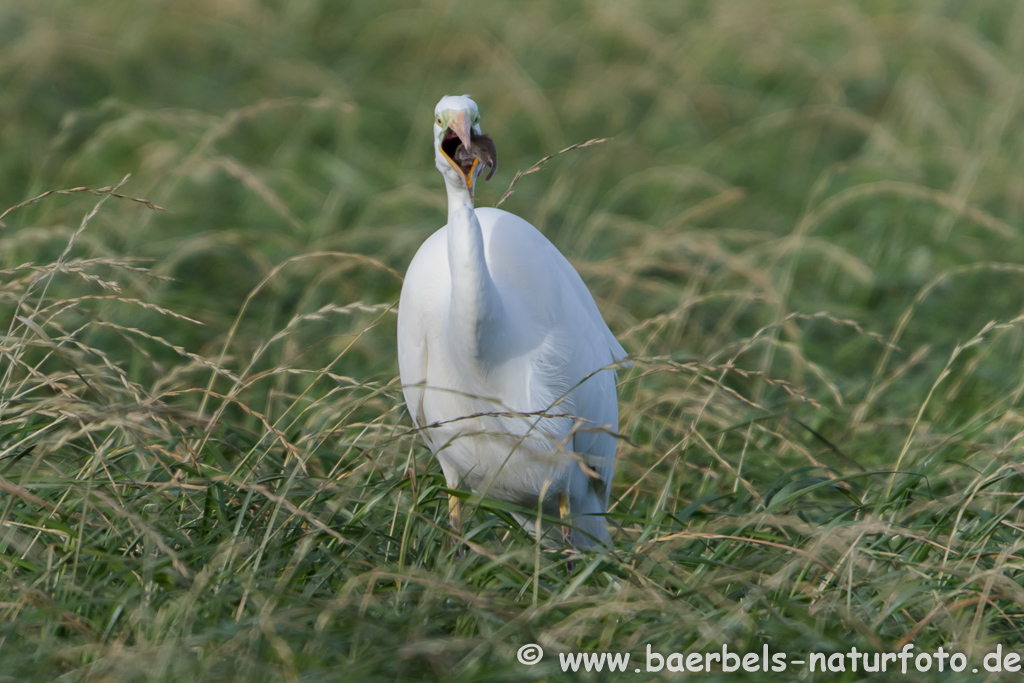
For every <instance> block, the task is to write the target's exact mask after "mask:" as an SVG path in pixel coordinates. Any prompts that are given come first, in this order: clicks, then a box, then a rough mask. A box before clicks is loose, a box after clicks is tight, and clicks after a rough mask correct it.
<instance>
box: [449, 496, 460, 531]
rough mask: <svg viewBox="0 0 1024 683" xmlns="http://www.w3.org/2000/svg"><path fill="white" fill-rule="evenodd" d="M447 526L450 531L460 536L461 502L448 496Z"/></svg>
mask: <svg viewBox="0 0 1024 683" xmlns="http://www.w3.org/2000/svg"><path fill="white" fill-rule="evenodd" d="M448 524H449V525H450V526H451V528H452V531H454V532H455V533H457V534H462V500H461V499H459V498H456V497H455V496H448Z"/></svg>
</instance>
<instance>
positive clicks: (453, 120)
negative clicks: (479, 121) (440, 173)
mask: <svg viewBox="0 0 1024 683" xmlns="http://www.w3.org/2000/svg"><path fill="white" fill-rule="evenodd" d="M441 123H442V124H444V127H445V131H449V130H450V131H451V132H453V133H455V135H456V136H458V138H459V142H461V143H462V146H463V147H465V148H466V149H472V137H471V131H472V126H473V124H472V122H471V121H470V118H469V112H468V111H447V112H444V113H443V114H442V115H441ZM444 134H445V133H444V132H442V135H444ZM442 153H443V150H442ZM444 156H445V158H446V159H448V163H449V164H451V165H452V166H453V167H455V170H457V171H458V172H459V173H460V174H462V177H463V179H464V180H465V181H466V187H467V188H468V189H469V198H470V199H473V198H474V193H473V180H474V179H475V177H476V168H477V166H479V165H480V160H479V159H474V160H473V166H472V167H471V168H470V169H469V173H468V174H466V173H463V172H462V169H461V168H459V165H458V164H457V163H455V160H454V159H452V158H451V157H449V156H448V154H447V153H445V154H444Z"/></svg>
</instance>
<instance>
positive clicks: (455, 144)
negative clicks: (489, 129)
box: [441, 111, 498, 199]
mask: <svg viewBox="0 0 1024 683" xmlns="http://www.w3.org/2000/svg"><path fill="white" fill-rule="evenodd" d="M445 113H448V112H445ZM441 124H442V125H444V126H446V127H445V128H444V131H443V132H442V139H441V152H442V153H443V154H444V156H445V158H446V159H447V160H448V163H450V164H451V165H452V166H453V167H455V168H456V169H457V170H458V171H459V173H460V174H461V175H462V177H463V179H464V180H465V181H466V187H467V188H468V189H469V196H470V198H471V199H472V198H473V197H474V194H475V192H474V187H473V182H474V181H475V180H476V176H477V173H478V172H479V173H483V169H480V170H479V171H478V170H477V169H478V167H480V166H487V167H488V168H489V169H490V171H489V172H488V173H487V177H486V178H484V180H490V179H491V176H493V175H494V172H495V171H496V170H497V169H498V153H497V150H496V149H495V147H494V141H493V140H491V138H489V137H488V136H486V135H484V134H483V133H478V132H476V130H473V129H474V127H475V128H476V129H477V130H479V126H473V125H472V124H471V123H470V120H469V112H464V111H461V112H451V114H450V115H449V116H442V119H441Z"/></svg>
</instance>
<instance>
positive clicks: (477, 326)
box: [445, 182, 502, 360]
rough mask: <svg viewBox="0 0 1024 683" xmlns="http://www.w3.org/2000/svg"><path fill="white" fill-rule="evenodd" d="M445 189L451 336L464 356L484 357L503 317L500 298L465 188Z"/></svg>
mask: <svg viewBox="0 0 1024 683" xmlns="http://www.w3.org/2000/svg"><path fill="white" fill-rule="evenodd" d="M445 188H446V189H447V190H448V267H449V269H450V271H451V278H452V285H451V292H452V298H451V309H450V311H449V319H448V323H449V325H451V327H452V332H454V333H455V334H453V335H452V336H451V339H452V340H454V341H455V343H456V344H458V345H460V346H461V347H462V348H460V349H458V351H459V352H460V353H462V354H465V357H466V358H473V359H476V360H483V359H484V356H485V355H486V352H487V349H488V348H489V347H491V344H490V343H489V342H490V341H491V338H492V337H493V335H494V334H495V332H496V327H497V325H498V323H499V322H500V321H501V319H502V304H501V297H500V296H499V295H498V290H497V288H496V287H495V286H494V280H492V279H491V273H490V271H489V270H488V269H487V259H486V258H485V255H484V237H483V234H482V233H481V232H480V221H479V220H478V219H477V216H476V210H475V209H474V207H473V199H472V197H471V196H470V194H469V190H468V189H467V188H465V187H457V186H453V184H452V183H450V182H445Z"/></svg>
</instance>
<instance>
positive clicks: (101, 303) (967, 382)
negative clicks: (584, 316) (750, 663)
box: [0, 0, 1024, 682]
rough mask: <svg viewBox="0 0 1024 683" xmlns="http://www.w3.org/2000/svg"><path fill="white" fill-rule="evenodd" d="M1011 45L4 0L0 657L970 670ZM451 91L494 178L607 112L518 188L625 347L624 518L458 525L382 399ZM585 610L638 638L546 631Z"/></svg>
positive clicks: (1006, 372) (326, 5)
mask: <svg viewBox="0 0 1024 683" xmlns="http://www.w3.org/2000/svg"><path fill="white" fill-rule="evenodd" d="M1022 78H1024V4H1021V3H1012V2H1009V1H998V0H976V1H974V2H971V3H953V2H938V1H933V2H927V1H925V0H918V1H916V2H912V1H904V0H886V1H884V2H883V1H881V0H863V1H861V2H853V1H852V0H790V1H785V2H784V1H782V0H766V1H764V2H743V1H741V0H714V1H711V0H708V1H693V2H682V1H680V0H652V1H650V2H639V1H637V0H625V1H623V0H586V1H584V0H579V1H576V0H558V1H555V2H522V3H488V2H466V1H464V0H427V1H426V2H421V3H402V2H398V1H397V0H379V1H377V2H373V3H369V2H366V3H354V2H348V3H346V2H330V1H328V0H289V1H287V2H286V1H284V0H265V1H263V2H259V1H257V0H208V1H203V2H200V1H198V0H192V1H181V2H164V1H159V0H154V1H151V2H128V1H127V0H123V1H122V0H91V1H89V2H82V1H81V0H43V1H40V0H6V2H4V3H3V5H2V7H0V210H2V209H3V208H4V207H13V208H12V210H10V211H9V212H7V213H5V214H3V216H2V217H0V222H2V224H3V225H2V227H0V316H2V317H0V324H2V326H3V328H4V334H3V337H2V340H0V561H2V572H3V580H2V582H0V665H2V666H0V681H7V680H11V681H14V680H18V681H22V680H24V681H55V680H59V681H111V682H112V681H154V682H155V681H329V680H353V681H357V680H358V681H374V680H380V681H414V680H452V681H522V680H563V679H564V680H568V679H570V678H574V679H579V680H608V681H615V680H678V679H680V678H681V677H685V676H687V675H692V676H698V675H699V676H701V677H703V678H702V680H716V679H717V678H719V677H721V678H723V679H724V678H733V677H739V678H743V679H744V680H761V678H760V677H762V676H763V675H764V674H742V672H741V673H736V674H729V673H727V672H724V671H721V670H720V669H721V666H720V665H719V666H716V667H713V668H714V669H715V670H714V671H713V672H711V673H708V672H703V673H700V674H696V673H694V674H684V673H673V672H669V671H668V670H667V668H666V669H663V670H662V671H660V672H657V673H655V672H647V671H645V670H644V671H642V672H641V673H639V674H637V673H634V672H633V668H634V666H636V667H639V668H641V669H644V667H645V665H646V662H645V653H646V648H647V647H648V646H650V648H652V650H653V651H655V652H660V653H662V654H664V655H668V654H669V653H672V652H680V653H682V652H708V651H721V648H722V646H723V645H725V646H727V647H728V648H729V649H730V650H731V651H733V652H740V653H743V652H757V653H760V652H762V651H763V648H764V647H767V648H769V650H770V651H771V652H785V653H788V654H789V656H790V660H795V659H805V658H806V655H808V653H811V652H821V653H826V654H832V653H842V652H846V651H847V650H848V649H849V648H850V647H851V646H856V647H857V648H858V649H859V650H862V651H867V652H870V653H874V652H881V653H885V652H895V651H899V650H900V649H901V648H903V647H904V645H906V644H908V643H912V644H913V645H914V646H915V650H914V651H913V652H914V653H915V654H916V653H920V652H922V651H924V652H931V651H934V650H936V649H937V648H939V647H940V646H942V647H944V648H945V649H946V650H947V651H950V650H952V651H954V652H962V653H964V655H965V656H966V657H967V658H968V661H969V665H968V666H967V668H966V670H965V671H964V672H963V673H959V674H955V675H953V677H951V678H949V680H957V681H961V680H963V681H968V680H992V679H994V678H997V677H998V674H991V673H987V672H986V671H985V670H984V668H983V667H982V661H983V657H984V655H985V654H986V653H988V652H989V651H991V650H993V649H994V648H996V646H997V645H1001V646H1002V648H1003V652H1004V654H1005V653H1007V652H1021V651H1024V556H1022V549H1024V536H1022V533H1021V532H1022V531H1024V510H1022V509H1021V505H1020V503H1021V500H1022V494H1024V480H1022V475H1024V472H1022V469H1021V464H1020V463H1021V460H1022V458H1021V455H1022V453H1024V398H1022V395H1024V297H1022V296H1021V293H1022V292H1024V237H1022V235H1021V222H1022V218H1024V165H1022V163H1024V162H1022V160H1024V83H1022ZM463 92H467V93H472V94H473V96H474V97H475V98H476V100H477V102H478V103H479V104H480V107H481V110H482V112H483V127H484V130H485V132H487V133H489V134H490V135H491V136H492V137H493V138H494V140H495V142H496V144H497V148H498V155H499V161H500V171H499V173H498V174H497V175H496V176H495V178H494V179H493V180H492V181H491V182H490V183H489V184H484V185H482V187H481V189H480V191H479V194H478V205H493V204H494V203H495V202H496V201H497V200H498V198H499V197H500V196H501V195H502V193H503V192H504V191H505V190H506V188H507V187H508V184H509V183H510V181H511V179H512V177H513V175H514V173H515V171H517V170H524V169H526V168H528V167H530V166H531V165H532V164H533V163H534V162H536V161H537V160H538V159H539V158H541V157H543V156H545V155H547V154H550V153H552V152H556V151H558V150H560V149H562V148H564V147H567V146H569V145H571V144H574V143H580V142H584V141H586V140H589V139H591V138H600V137H610V138H612V140H610V141H608V142H605V143H602V144H599V145H595V146H591V147H588V148H586V149H578V150H573V151H571V152H568V153H566V154H564V155H559V156H557V157H555V158H554V159H553V160H551V161H550V162H548V163H547V164H546V165H545V166H544V168H543V170H542V171H541V172H539V173H536V174H532V175H528V176H525V177H523V178H522V179H521V180H520V181H519V183H518V184H517V185H516V188H515V193H514V194H513V195H512V196H511V198H510V199H509V200H508V201H506V202H505V204H504V205H503V208H506V209H508V210H510V211H513V212H515V213H517V214H519V215H521V216H523V217H524V218H526V219H528V220H530V221H531V222H532V223H534V224H535V225H537V226H538V227H539V228H540V229H541V230H542V231H543V232H544V233H545V234H546V235H548V237H550V238H551V240H552V241H553V242H554V243H555V244H556V245H557V246H558V247H559V248H560V249H561V250H562V251H563V252H564V253H565V254H566V255H568V256H569V258H570V259H571V260H572V261H573V263H574V264H575V265H576V267H577V268H578V270H579V271H580V273H581V274H582V275H583V277H584V279H585V280H586V282H587V284H588V285H589V286H590V288H591V290H592V291H593V292H594V294H595V297H596V298H597V300H598V302H599V305H600V306H601V309H602V311H603V313H604V315H605V317H606V319H607V320H608V323H609V325H610V327H611V328H612V330H613V331H614V332H615V333H616V335H617V336H618V337H619V338H620V340H621V341H622V343H623V345H624V346H625V347H626V349H627V350H628V351H630V352H631V354H632V355H633V358H634V359H635V365H634V367H632V368H631V369H629V370H626V371H624V372H622V373H620V381H621V385H620V403H621V433H622V435H623V439H622V442H621V445H620V449H619V459H618V465H617V471H616V479H615V483H614V487H613V492H612V503H613V508H612V510H611V513H610V515H609V519H610V523H611V525H612V527H613V528H615V529H616V531H615V533H614V536H615V549H614V551H612V552H606V553H600V554H588V555H586V556H584V557H582V558H579V559H577V561H576V562H575V563H574V564H573V565H572V566H569V565H568V564H567V562H566V558H565V557H564V556H562V555H558V554H552V553H549V552H543V551H541V550H539V549H538V548H537V547H536V546H535V545H534V544H533V542H532V541H531V539H530V538H529V537H526V536H525V535H524V534H523V533H522V532H521V531H519V530H518V529H517V527H516V525H515V523H514V522H513V521H512V519H511V515H510V511H509V507H508V506H507V505H504V504H502V503H500V502H497V501H494V500H489V499H483V500H481V499H478V498H474V497H471V498H469V503H470V505H469V509H470V510H471V511H472V514H471V516H470V518H469V520H468V522H467V529H466V537H467V539H468V540H469V541H470V546H469V550H468V551H467V552H465V553H464V554H459V553H457V552H456V550H457V547H458V544H457V543H455V542H453V539H452V538H451V534H450V532H449V529H448V527H447V521H446V520H447V505H446V496H445V489H444V479H443V477H442V476H441V472H440V469H439V467H438V466H437V464H436V463H435V462H433V460H432V458H431V457H430V454H429V452H428V451H427V450H426V448H425V447H424V446H423V445H422V443H421V442H419V441H418V440H417V437H416V435H415V434H414V433H413V432H412V424H411V421H410V420H409V418H408V415H407V414H406V412H405V408H404V406H403V404H402V399H401V390H400V385H399V383H398V378H397V373H398V369H397V362H396V359H395V341H394V338H395V307H396V305H397V299H398V292H399V289H400V287H401V280H402V274H403V273H404V271H405V267H406V266H407V264H408V263H409V260H410V259H411V257H412V255H413V253H414V252H415V250H416V248H417V247H418V246H419V244H420V243H421V242H422V241H423V240H424V239H425V238H426V237H427V235H428V234H429V233H430V232H431V231H433V230H434V229H436V228H437V227H439V226H440V225H441V224H443V222H444V220H445V194H444V191H443V185H442V181H441V178H440V176H439V174H438V173H437V171H436V170H435V169H434V163H433V157H432V151H431V142H430V130H431V117H432V112H433V106H434V104H435V102H436V101H437V100H438V98H439V97H440V96H441V95H443V94H446V93H451V94H460V93H463ZM85 188H88V190H87V189H85ZM54 190H71V191H70V192H60V193H53V194H47V195H46V196H42V195H44V194H45V193H48V192H50V191H54ZM89 190H92V191H89ZM38 197H41V198H40V199H39V200H38V201H29V200H32V199H33V198H38ZM140 200H142V201H140ZM527 643H538V644H541V645H542V646H543V648H544V650H545V653H546V656H545V658H544V660H543V661H542V662H541V663H539V664H537V665H535V666H526V665H523V664H520V663H519V662H518V661H517V650H518V649H519V648H520V646H522V645H524V644H527ZM600 651H611V652H629V653H631V654H632V655H633V658H634V659H633V661H632V662H631V664H630V666H629V669H628V673H609V672H607V671H605V672H601V673H598V672H590V673H587V672H584V671H581V672H579V673H578V674H563V673H561V670H560V667H559V658H558V656H557V653H559V652H561V653H573V652H600ZM889 666H890V670H889V672H888V673H887V674H880V675H878V676H876V679H877V680H883V679H884V680H888V679H897V678H898V679H899V680H901V681H914V680H933V679H934V678H936V677H937V674H936V671H935V669H934V668H933V669H932V670H931V671H930V672H928V673H917V672H915V671H914V669H913V668H911V673H909V674H908V675H905V676H904V675H900V674H899V672H896V673H893V671H892V669H893V668H894V666H895V665H892V664H890V665H889ZM846 668H847V670H846V672H832V673H826V674H822V673H815V674H811V673H810V672H809V671H808V670H807V668H806V667H802V666H797V665H792V666H791V667H790V668H789V669H788V670H787V672H785V673H783V674H775V676H777V677H779V678H780V679H781V680H789V679H797V678H800V679H801V680H821V681H825V680H827V681H855V680H861V679H863V678H864V677H865V676H866V674H864V673H863V669H862V668H861V669H859V670H858V672H856V673H855V672H853V671H851V670H850V668H851V667H850V665H849V662H847V666H846ZM972 668H977V669H979V670H980V673H977V674H972V673H971V670H972ZM1004 675H1007V676H1008V675H1010V674H1004Z"/></svg>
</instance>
